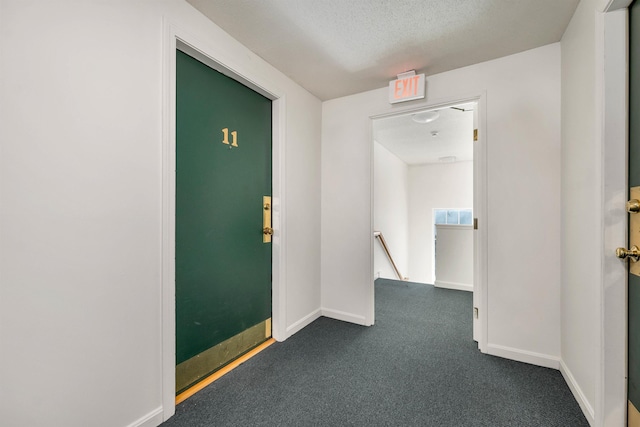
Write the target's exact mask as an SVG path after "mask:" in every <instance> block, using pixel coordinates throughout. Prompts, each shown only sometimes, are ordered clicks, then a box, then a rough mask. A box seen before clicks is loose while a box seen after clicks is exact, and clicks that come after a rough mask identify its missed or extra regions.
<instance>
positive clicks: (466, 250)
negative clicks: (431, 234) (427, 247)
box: [434, 224, 473, 292]
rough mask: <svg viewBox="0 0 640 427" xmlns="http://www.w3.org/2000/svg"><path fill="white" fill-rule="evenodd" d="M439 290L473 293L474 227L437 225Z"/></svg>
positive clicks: (435, 284) (437, 285) (436, 283)
mask: <svg viewBox="0 0 640 427" xmlns="http://www.w3.org/2000/svg"><path fill="white" fill-rule="evenodd" d="M436 234H437V236H438V244H437V245H436V281H435V283H434V286H435V287H437V288H448V289H458V290H461V291H469V292H473V226H472V225H448V224H438V225H436Z"/></svg>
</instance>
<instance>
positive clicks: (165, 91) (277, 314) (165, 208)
mask: <svg viewBox="0 0 640 427" xmlns="http://www.w3.org/2000/svg"><path fill="white" fill-rule="evenodd" d="M176 50H181V51H182V52H185V53H187V54H188V55H191V56H192V57H194V58H195V59H197V60H198V61H200V62H202V63H204V64H206V65H208V66H210V67H211V68H213V69H215V70H216V71H219V72H221V73H222V74H224V75H226V76H228V77H231V78H232V79H234V80H236V81H239V82H240V83H242V84H244V85H245V86H247V87H249V88H250V89H252V90H254V91H256V92H258V93H259V94H261V95H263V96H264V97H266V98H268V99H270V100H271V101H272V156H273V157H272V194H271V196H272V224H273V225H272V227H273V229H274V235H273V237H272V243H271V245H272V265H271V267H272V281H271V289H272V335H273V338H275V339H276V340H277V341H283V340H285V339H286V338H287V336H286V298H285V296H286V269H285V265H284V263H285V254H286V239H285V237H286V218H285V213H286V209H285V207H286V201H285V181H284V171H285V134H286V133H285V132H286V129H285V127H286V120H285V118H286V97H285V95H284V91H283V90H281V89H280V88H279V87H278V86H277V85H276V84H275V83H273V82H271V81H268V80H265V79H264V77H262V76H261V75H259V73H258V72H257V71H256V70H254V69H248V68H246V67H241V66H239V65H238V64H236V63H235V62H234V61H233V60H231V59H230V58H228V56H226V54H225V53H224V52H223V51H222V50H221V49H219V48H217V47H216V46H215V45H211V44H209V43H205V42H203V41H202V40H201V39H199V38H198V37H196V36H194V35H193V34H191V33H190V32H189V31H188V30H185V29H184V28H182V27H180V26H178V25H176V24H175V23H173V22H170V21H169V20H167V19H166V18H165V19H164V20H163V46H162V56H163V58H162V66H163V73H162V75H163V78H162V80H163V81H162V106H163V108H162V272H161V275H162V301H161V304H162V307H161V319H160V320H161V324H162V326H161V327H162V329H161V330H162V348H161V353H162V407H163V419H164V420H167V419H169V418H170V417H171V416H172V415H173V414H174V413H175V370H176V366H175V354H176V343H175V336H176V335H175V332H176V325H175V309H176V307H175V212H176V206H175V194H176V189H175V180H176V167H175V164H176V163H175V161H176V137H175V131H176V119H175V117H176Z"/></svg>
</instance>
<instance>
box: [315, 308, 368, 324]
mask: <svg viewBox="0 0 640 427" xmlns="http://www.w3.org/2000/svg"><path fill="white" fill-rule="evenodd" d="M320 312H321V314H322V316H324V317H328V318H330V319H335V320H342V321H343V322H350V323H355V324H356V325H362V326H371V325H369V324H367V319H365V317H364V316H359V315H357V314H353V313H347V312H345V311H340V310H331V309H328V308H323V309H321V310H320Z"/></svg>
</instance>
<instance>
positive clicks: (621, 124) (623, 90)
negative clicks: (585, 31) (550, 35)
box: [562, 0, 632, 426]
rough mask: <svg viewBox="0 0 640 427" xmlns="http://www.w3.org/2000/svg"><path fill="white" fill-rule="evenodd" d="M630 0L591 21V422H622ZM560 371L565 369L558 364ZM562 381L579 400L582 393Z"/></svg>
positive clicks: (607, 1)
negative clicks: (594, 366)
mask: <svg viewBox="0 0 640 427" xmlns="http://www.w3.org/2000/svg"><path fill="white" fill-rule="evenodd" d="M631 2H632V0H600V1H599V2H598V10H596V11H594V13H595V15H596V16H595V25H596V31H595V33H596V55H595V67H596V88H597V89H596V117H595V123H596V141H598V145H599V146H600V147H601V156H602V157H601V162H600V167H601V169H600V171H598V172H599V173H600V177H601V184H602V187H601V188H602V191H601V194H600V195H598V197H600V209H601V211H600V212H601V214H600V222H601V232H602V234H601V241H600V245H599V246H600V249H601V251H602V252H601V254H600V259H601V260H602V264H601V267H602V270H601V272H602V273H601V274H602V276H601V283H602V285H601V287H600V289H599V298H598V299H599V303H600V304H599V307H598V308H599V313H598V314H599V326H600V330H599V331H598V332H599V337H598V338H599V339H598V344H599V345H598V359H599V360H598V372H597V373H596V381H597V382H596V396H595V399H596V401H595V402H594V405H595V408H592V409H591V411H588V412H591V414H592V416H593V420H594V421H595V425H597V426H605V425H607V426H608V425H626V422H627V421H626V417H627V382H626V375H627V268H626V263H621V262H620V260H618V259H617V258H616V257H615V255H614V253H615V248H616V247H619V246H625V244H626V241H627V213H626V211H625V209H624V206H625V203H626V200H627V191H628V169H627V168H628V166H627V162H628V135H627V132H628V130H627V129H628V118H627V116H628V44H629V27H628V10H627V8H628V7H629V5H630V4H631ZM562 371H563V373H564V371H565V370H562ZM567 384H568V385H569V387H570V388H572V391H573V392H574V395H576V398H577V400H578V402H579V403H580V406H582V409H583V411H584V410H585V406H587V407H588V399H586V397H585V396H584V395H581V393H580V392H579V390H576V389H575V388H574V386H573V385H574V384H573V382H572V381H567ZM577 391H578V393H577V394H576V392H577Z"/></svg>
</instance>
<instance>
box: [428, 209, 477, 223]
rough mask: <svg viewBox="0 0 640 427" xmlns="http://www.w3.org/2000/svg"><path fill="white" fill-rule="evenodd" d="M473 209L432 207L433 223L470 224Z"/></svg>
mask: <svg viewBox="0 0 640 427" xmlns="http://www.w3.org/2000/svg"><path fill="white" fill-rule="evenodd" d="M472 222H473V211H472V210H471V209H434V210H433V223H434V224H455V225H458V224H459V225H471V224H472Z"/></svg>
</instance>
